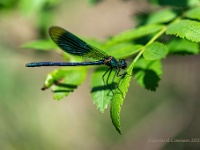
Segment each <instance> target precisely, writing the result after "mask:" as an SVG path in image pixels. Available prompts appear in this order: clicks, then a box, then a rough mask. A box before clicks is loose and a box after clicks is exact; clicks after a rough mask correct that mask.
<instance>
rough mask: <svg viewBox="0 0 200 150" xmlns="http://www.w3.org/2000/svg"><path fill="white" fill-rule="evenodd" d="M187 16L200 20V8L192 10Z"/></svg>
mask: <svg viewBox="0 0 200 150" xmlns="http://www.w3.org/2000/svg"><path fill="white" fill-rule="evenodd" d="M185 15H186V17H188V18H191V19H198V20H200V7H196V8H193V9H190V10H189V11H187V12H186V14H185Z"/></svg>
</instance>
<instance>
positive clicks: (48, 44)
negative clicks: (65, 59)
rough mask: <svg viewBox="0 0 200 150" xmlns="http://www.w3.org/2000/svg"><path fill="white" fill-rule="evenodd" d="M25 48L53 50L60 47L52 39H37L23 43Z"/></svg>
mask: <svg viewBox="0 0 200 150" xmlns="http://www.w3.org/2000/svg"><path fill="white" fill-rule="evenodd" d="M21 47H23V48H31V49H35V50H52V49H56V48H58V47H57V46H56V45H55V44H54V43H53V42H52V41H51V40H36V41H31V42H28V43H25V44H23V45H22V46H21Z"/></svg>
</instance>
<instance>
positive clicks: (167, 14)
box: [147, 9, 177, 24]
mask: <svg viewBox="0 0 200 150" xmlns="http://www.w3.org/2000/svg"><path fill="white" fill-rule="evenodd" d="M176 16H177V14H176V13H175V12H174V11H173V10H171V9H164V10H160V11H156V12H154V13H152V14H151V15H150V16H149V18H148V20H147V23H148V24H153V23H154V24H155V23H166V22H169V21H171V20H173V19H174V18H175V17H176Z"/></svg>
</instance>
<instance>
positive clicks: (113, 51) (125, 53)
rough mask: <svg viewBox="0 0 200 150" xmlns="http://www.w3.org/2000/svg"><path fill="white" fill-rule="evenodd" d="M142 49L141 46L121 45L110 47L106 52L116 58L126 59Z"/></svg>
mask: <svg viewBox="0 0 200 150" xmlns="http://www.w3.org/2000/svg"><path fill="white" fill-rule="evenodd" d="M142 48H143V45H140V44H133V43H120V44H116V45H114V46H112V47H109V48H108V50H107V51H106V52H107V53H108V54H109V55H111V56H114V57H115V58H125V57H129V56H131V55H133V54H135V53H137V52H139V51H140V49H142Z"/></svg>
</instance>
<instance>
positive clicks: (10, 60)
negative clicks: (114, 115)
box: [0, 0, 200, 150]
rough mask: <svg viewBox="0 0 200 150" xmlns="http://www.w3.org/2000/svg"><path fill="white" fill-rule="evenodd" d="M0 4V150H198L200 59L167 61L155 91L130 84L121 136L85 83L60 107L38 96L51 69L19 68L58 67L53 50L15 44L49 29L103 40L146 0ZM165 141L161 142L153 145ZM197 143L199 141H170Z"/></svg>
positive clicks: (45, 94) (129, 22)
mask: <svg viewBox="0 0 200 150" xmlns="http://www.w3.org/2000/svg"><path fill="white" fill-rule="evenodd" d="M91 3H92V1H90V2H88V1H86V0H85V1H78V0H59V1H58V0H32V1H29V0H0V150H28V149H30V150H35V149H41V150H51V149H52V150H53V149H56V150H64V149H65V150H66V149H70V150H71V149H82V150H88V149H95V150H102V149H104V150H112V149H115V150H121V149H123V150H129V149H130V150H132V149H137V150H198V149H200V128H199V126H200V117H199V114H200V109H199V106H200V98H199V97H200V92H199V89H200V84H199V83H200V79H199V74H200V71H199V66H200V56H170V57H168V58H167V59H165V60H164V61H163V69H164V74H163V78H162V80H161V82H160V86H159V88H158V90H157V91H156V92H150V91H147V90H145V89H144V88H142V87H140V86H138V85H137V84H136V83H135V81H134V80H132V83H131V88H130V89H129V92H128V95H127V98H126V100H125V103H124V105H123V107H122V113H121V126H122V132H123V134H122V135H119V134H118V133H117V132H116V131H115V129H114V127H113V125H112V123H111V120H110V117H109V109H107V110H106V111H105V113H104V114H101V113H100V112H99V111H98V110H97V109H96V108H95V105H93V104H92V101H91V97H90V90H91V89H90V84H89V83H90V78H91V74H90V72H89V74H88V77H87V79H86V81H85V82H84V84H83V85H81V86H80V87H79V88H78V89H77V90H75V91H74V92H73V93H72V94H70V96H69V97H66V98H65V99H63V100H61V101H55V100H53V94H52V93H51V91H50V90H46V91H41V90H40V88H41V87H42V85H43V82H44V80H45V77H46V75H47V73H48V72H50V71H53V70H54V69H55V68H56V67H49V68H48V67H41V68H25V64H26V63H27V62H32V61H63V59H62V57H61V56H60V55H59V54H58V53H56V52H53V51H48V52H44V51H33V50H28V49H22V48H20V45H22V44H24V43H26V42H28V41H31V40H37V39H42V38H46V37H48V35H47V30H48V28H49V27H50V26H52V25H57V26H61V27H63V28H65V29H67V30H69V31H71V32H73V33H75V34H77V35H81V36H84V37H87V38H97V39H100V40H105V39H106V38H107V37H110V36H112V35H114V34H117V33H119V32H122V31H124V30H126V29H130V28H133V27H134V24H135V22H134V19H133V18H134V16H135V14H137V13H140V12H144V11H145V10H148V9H149V8H150V5H149V4H148V3H147V2H146V1H140V0H133V1H119V0H107V1H103V2H101V3H99V4H97V5H95V6H93V5H91ZM162 139H163V140H167V139H169V140H171V142H161V141H159V140H162ZM174 139H177V140H181V139H190V140H192V139H196V140H197V142H173V140H174Z"/></svg>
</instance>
